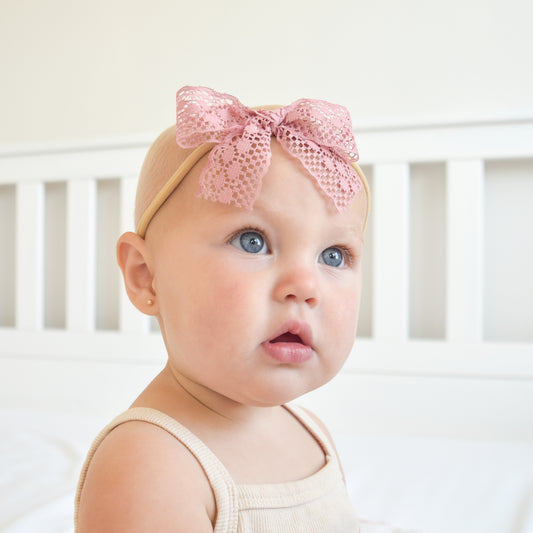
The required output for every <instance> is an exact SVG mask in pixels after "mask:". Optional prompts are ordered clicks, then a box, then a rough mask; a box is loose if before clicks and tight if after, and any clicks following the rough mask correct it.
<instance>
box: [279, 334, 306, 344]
mask: <svg viewBox="0 0 533 533" xmlns="http://www.w3.org/2000/svg"><path fill="white" fill-rule="evenodd" d="M270 342H271V343H277V342H290V343H296V344H305V343H304V342H303V341H302V339H301V338H300V336H299V335H295V334H294V333H290V332H289V331H287V332H286V333H283V334H282V335H279V336H278V337H276V338H275V339H272V340H271V341H270Z"/></svg>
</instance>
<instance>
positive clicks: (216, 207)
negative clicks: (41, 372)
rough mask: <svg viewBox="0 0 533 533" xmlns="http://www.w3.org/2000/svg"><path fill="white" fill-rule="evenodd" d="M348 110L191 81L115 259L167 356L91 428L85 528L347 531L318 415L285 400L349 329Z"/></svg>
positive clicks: (364, 200) (342, 495)
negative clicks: (133, 396)
mask: <svg viewBox="0 0 533 533" xmlns="http://www.w3.org/2000/svg"><path fill="white" fill-rule="evenodd" d="M356 159H357V150H356V146H355V142H354V139H353V133H352V126H351V122H350V118H349V115H348V113H347V111H346V109H345V108H343V107H341V106H337V105H333V104H329V103H327V102H323V101H319V100H308V99H302V100H298V101H296V102H295V103H293V104H291V105H289V106H287V107H282V108H272V107H263V108H260V109H250V108H247V107H245V106H244V105H242V104H241V103H240V102H239V101H238V100H237V99H236V98H234V97H232V96H230V95H226V94H220V93H217V92H215V91H213V90H211V89H207V88H203V87H184V88H183V89H181V90H180V91H179V92H178V94H177V127H176V129H174V128H170V129H168V130H166V131H164V132H163V133H162V134H161V135H160V136H159V138H158V139H157V140H156V141H155V143H154V144H153V146H152V147H151V148H150V150H149V152H148V155H147V157H146V160H145V162H144V165H143V168H142V171H141V176H140V181H139V185H138V190H137V200H136V215H135V217H136V227H137V231H136V233H126V234H124V235H122V236H121V237H120V239H119V241H118V245H117V256H118V262H119V265H120V268H121V270H122V273H123V276H124V283H125V286H126V290H127V293H128V296H129V298H130V299H131V301H132V302H133V304H134V305H135V306H136V307H137V308H138V309H139V310H140V311H142V312H143V313H146V314H149V315H153V316H155V317H156V318H157V320H158V322H159V325H160V328H161V332H162V335H163V338H164V341H165V346H166V350H167V353H168V360H167V363H166V366H165V368H164V369H163V371H162V372H161V373H160V374H159V375H158V376H157V377H156V378H155V379H154V380H153V381H152V383H150V384H149V385H148V387H147V388H146V389H145V390H144V391H143V392H142V393H141V394H140V396H139V397H138V398H137V400H136V401H135V402H134V403H133V405H132V407H131V408H130V409H129V410H128V411H126V413H124V414H123V415H120V416H119V417H117V418H116V419H115V420H114V421H113V422H112V423H111V424H110V425H109V426H107V427H106V428H105V429H104V430H103V431H102V433H101V434H100V435H99V436H98V437H97V439H96V441H95V443H94V444H93V447H92V448H91V450H90V452H89V455H88V458H87V461H86V463H85V466H84V468H83V471H82V475H81V479H80V483H79V487H78V494H77V501H76V503H77V508H76V522H77V525H76V528H77V531H79V532H80V533H84V532H99V533H105V532H108V531H109V532H111V531H113V532H117V531H120V532H122V531H124V532H126V531H127V532H130V533H131V532H150V533H152V532H158V533H162V532H167V531H168V532H171V531H172V532H174V533H175V532H181V531H183V532H186V533H190V532H195V533H196V532H198V533H202V532H213V531H215V532H217V533H222V532H228V533H229V532H269V533H274V532H283V533H290V532H293V531H300V532H306V533H313V532H317V533H319V532H320V533H324V532H343V533H345V532H357V531H359V522H358V519H357V517H356V516H355V514H354V511H353V510H352V506H351V504H350V501H349V499H348V496H347V493H346V489H345V486H344V482H343V476H342V472H341V468H340V465H339V461H338V458H337V455H336V452H335V450H334V447H333V444H332V442H331V438H330V436H329V435H328V432H327V430H326V429H325V427H324V425H323V424H322V423H321V421H320V420H318V419H317V418H316V417H315V416H314V415H313V414H311V413H309V412H307V411H305V410H303V409H301V408H298V407H296V406H293V405H288V402H291V401H292V400H294V399H295V398H298V397H299V396H301V395H302V394H304V393H307V392H309V391H311V390H313V389H315V388H317V387H320V386H321V385H323V384H325V383H326V382H327V381H329V380H330V379H331V378H333V377H334V376H335V375H336V374H337V373H338V372H339V370H340V369H341V367H342V365H343V363H344V362H345V360H346V358H347V357H348V354H349V352H350V349H351V347H352V344H353V342H354V339H355V333H356V325H357V318H358V312H359V300H360V294H361V259H362V253H363V244H364V231H365V225H366V219H367V215H368V209H369V196H368V189H367V185H366V180H365V178H364V175H363V173H362V172H361V170H360V168H359V167H358V166H357V164H356V163H355V161H356Z"/></svg>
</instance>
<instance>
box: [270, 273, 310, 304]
mask: <svg viewBox="0 0 533 533" xmlns="http://www.w3.org/2000/svg"><path fill="white" fill-rule="evenodd" d="M274 293H275V294H274V297H275V299H276V300H277V301H279V302H291V301H292V302H295V303H299V304H300V303H305V304H307V305H308V306H309V307H311V308H314V307H316V306H317V304H318V302H319V289H318V280H317V273H316V271H315V270H314V269H313V268H311V267H301V266H300V267H298V266H296V265H292V266H289V267H288V268H286V269H284V271H283V272H282V273H281V274H280V276H279V278H278V280H277V283H276V287H275V290H274Z"/></svg>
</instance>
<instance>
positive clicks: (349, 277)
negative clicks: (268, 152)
mask: <svg viewBox="0 0 533 533" xmlns="http://www.w3.org/2000/svg"><path fill="white" fill-rule="evenodd" d="M272 154H273V155H272V163H271V166H270V168H269V170H268V173H267V174H266V176H265V177H264V178H263V185H262V189H261V193H260V195H259V198H258V199H257V200H256V202H255V204H254V208H253V210H252V211H248V210H245V209H240V208H236V207H233V206H229V205H224V204H221V203H216V202H211V201H208V200H203V199H199V198H197V197H196V196H195V193H196V190H197V187H198V175H199V172H200V168H195V169H193V171H192V172H191V174H190V175H189V176H188V177H187V178H186V179H185V180H184V181H183V182H182V183H181V185H180V186H179V188H178V189H177V191H175V193H174V194H173V195H172V196H171V197H170V198H169V199H168V201H167V202H166V203H165V205H164V206H163V207H162V208H161V210H160V211H159V213H158V214H157V215H156V217H155V218H154V219H153V220H152V222H151V224H150V226H149V228H148V232H147V236H146V242H147V245H148V247H149V250H150V253H151V256H152V270H153V275H154V289H155V293H156V298H157V302H158V306H159V321H160V324H161V328H162V331H163V335H164V338H165V342H166V345H167V350H168V353H169V364H170V365H171V366H172V369H173V371H174V373H175V375H177V376H179V378H180V380H182V381H181V382H182V383H183V382H187V383H188V384H189V385H192V386H194V387H196V390H197V391H199V392H201V393H202V394H208V395H215V396H220V397H224V398H226V399H230V400H232V401H234V402H238V403H243V404H249V405H278V404H281V403H284V402H287V401H290V400H292V399H294V398H296V397H298V396H300V395H301V394H304V393H305V392H308V391H310V390H312V389H314V388H316V387H319V386H320V385H322V384H324V383H325V382H327V381H328V380H329V379H331V378H332V377H333V376H334V375H335V374H336V373H337V372H338V371H339V370H340V368H341V366H342V364H343V363H344V361H345V359H346V357H347V356H348V354H349V352H350V349H351V346H352V343H353V341H354V338H355V331H356V323H357V317H358V311H359V300H360V293H361V259H362V252H363V226H364V219H365V213H366V209H367V199H366V197H365V194H364V192H363V191H361V192H360V193H359V194H358V195H357V196H356V198H355V200H354V201H353V202H352V204H351V205H350V206H349V207H348V208H347V209H346V210H345V211H344V212H342V213H339V212H337V211H336V210H335V208H334V207H332V205H331V204H330V202H329V200H327V199H325V198H324V196H323V195H322V194H321V193H320V192H319V191H318V189H317V186H316V184H315V182H314V180H313V178H311V177H310V176H309V175H308V174H307V173H306V172H305V170H304V169H303V167H302V166H301V164H300V163H299V162H298V161H297V160H295V159H293V158H292V157H290V156H288V155H287V154H286V153H285V152H284V151H283V150H282V149H281V148H280V147H279V146H278V145H277V143H275V142H274V143H273V146H272ZM199 166H200V165H197V167H199Z"/></svg>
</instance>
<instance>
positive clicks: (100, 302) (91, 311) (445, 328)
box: [0, 120, 533, 379]
mask: <svg viewBox="0 0 533 533" xmlns="http://www.w3.org/2000/svg"><path fill="white" fill-rule="evenodd" d="M357 139H358V145H359V150H360V153H361V154H362V160H361V162H362V164H363V168H364V170H365V171H366V172H367V174H368V176H369V180H370V182H371V188H372V194H373V196H372V216H371V220H370V225H369V232H368V254H367V258H365V261H366V263H365V275H366V280H367V286H368V288H366V289H365V291H366V292H365V294H364V303H363V307H362V317H361V325H360V330H361V331H360V340H359V341H358V342H357V343H356V347H355V350H356V351H357V357H353V358H351V359H350V361H349V363H348V365H347V367H346V371H347V372H362V373H375V374H386V373H394V374H402V373H406V374H424V375H440V376H445V375H464V376H486V377H492V378H496V377H497V378H518V379H532V378H533V304H532V303H531V302H533V286H532V285H531V281H529V280H523V290H524V297H526V296H527V299H528V300H529V303H527V304H525V309H526V311H527V312H526V314H525V315H524V314H523V313H522V316H521V318H520V320H521V321H522V322H523V325H522V329H521V333H519V334H517V335H514V336H512V335H507V336H504V338H501V339H496V340H495V339H493V338H491V335H490V334H487V319H486V316H485V315H486V311H485V307H486V305H485V304H486V302H485V301H484V299H485V297H486V294H487V290H486V283H487V277H486V271H487V269H486V264H487V258H486V257H485V255H486V251H487V248H486V246H485V245H486V234H485V233H486V226H487V222H486V212H485V207H486V200H487V191H486V183H487V175H488V174H487V169H488V168H489V170H490V165H491V164H492V163H493V162H494V164H495V165H500V166H499V167H498V168H501V167H502V165H505V164H506V163H512V162H520V164H521V165H522V166H521V167H520V168H522V170H521V172H522V173H524V172H526V173H528V172H529V171H530V170H532V169H533V120H514V121H510V122H499V123H482V124H481V123H476V124H463V125H441V126H439V125H436V126H416V127H406V128H381V129H379V128H376V129H367V130H364V131H361V132H359V133H358V135H357ZM147 147H148V142H136V143H130V144H125V145H122V146H114V145H105V146H82V147H72V146H71V147H68V148H66V149H61V148H57V147H54V148H53V149H47V148H46V147H45V148H40V149H31V150H27V149H17V150H7V149H4V150H3V151H1V152H0V222H1V224H2V226H3V227H4V228H7V229H8V231H7V232H5V233H6V234H5V235H4V236H3V237H1V238H0V239H3V240H2V241H1V249H2V255H3V260H2V263H4V265H3V267H1V268H2V269H3V270H2V272H0V273H1V274H2V275H1V276H0V277H1V281H0V288H1V291H2V298H1V301H0V343H1V349H0V352H1V354H0V355H1V356H6V357H52V356H53V357H69V358H71V359H72V358H98V357H100V358H103V357H110V358H113V359H117V360H119V359H120V358H122V357H124V354H127V357H128V358H131V357H137V358H139V359H143V358H147V359H150V358H154V357H156V358H157V357H161V355H162V344H161V341H160V340H159V336H158V335H157V334H156V333H154V326H153V322H151V321H150V320H149V319H148V318H147V317H145V316H143V315H141V314H140V313H138V312H137V311H136V310H135V309H134V308H133V306H132V305H131V304H130V302H129V301H128V299H127V297H126V295H125V292H124V290H122V287H121V283H120V280H119V275H118V272H117V269H116V268H115V267H114V266H113V261H114V260H113V257H114V248H113V246H114V241H115V240H116V237H117V236H118V235H119V234H120V232H122V231H125V230H127V229H131V226H132V210H133V199H134V194H135V184H136V176H137V174H138V170H139V168H140V165H141V162H142V158H143V157H144V154H145V152H146V149H147ZM417 165H418V167H417ZM417 168H418V170H417ZM420 168H422V169H427V168H431V172H433V173H436V174H438V175H439V176H440V177H441V179H440V181H439V180H435V182H439V183H441V185H439V186H440V187H441V188H442V190H443V191H444V193H445V194H444V195H439V194H437V195H436V196H435V197H436V198H437V205H438V206H440V208H442V209H443V216H442V217H441V218H442V221H441V222H442V227H441V230H440V232H437V234H436V236H435V241H438V242H434V243H432V244H431V246H432V247H433V246H435V248H431V249H430V251H429V252H428V254H429V255H432V256H433V255H435V254H437V255H438V254H442V261H440V263H442V264H441V265H440V266H439V265H437V266H436V267H435V268H436V270H437V271H438V272H437V275H436V278H431V276H430V277H429V281H426V282H425V283H426V285H425V286H422V287H420V286H419V287H418V291H419V293H424V292H427V293H428V294H426V295H425V296H424V294H422V297H423V298H425V302H426V304H428V308H431V307H432V306H433V308H436V307H438V308H439V310H438V311H437V312H436V313H434V314H435V315H436V320H435V322H437V323H438V324H437V326H435V327H434V328H433V330H432V331H430V333H429V334H427V335H426V334H422V335H421V334H420V331H418V330H417V329H416V327H414V326H413V324H414V323H415V322H416V320H415V319H414V317H415V315H417V313H418V315H419V316H420V315H424V313H425V311H424V305H422V307H421V308H420V309H422V310H420V309H418V310H417V309H416V305H414V304H413V301H414V297H413V288H412V287H413V286H414V285H416V284H417V283H416V282H417V276H416V274H414V273H413V272H414V270H413V269H415V270H416V268H418V269H419V271H422V272H423V271H424V258H423V259H422V260H420V259H418V260H417V261H418V267H416V265H415V266H413V249H414V248H416V247H417V246H418V247H422V248H423V244H424V243H422V244H421V245H419V244H417V239H418V237H417V235H419V234H417V233H413V227H417V228H419V230H417V231H419V232H423V231H424V226H425V222H424V219H423V217H421V216H420V215H418V214H417V212H418V211H417V209H418V207H417V205H418V204H417V205H415V206H413V191H412V186H413V179H414V178H415V177H416V176H417V175H419V174H420ZM524 168H525V169H526V170H525V171H524V170H523V169H524ZM422 174H423V172H422ZM422 178H423V179H422V180H421V181H420V182H421V183H422V182H424V180H425V178H424V176H422ZM529 180H530V181H533V174H531V175H530V176H529ZM426 181H427V180H426ZM54 187H55V188H54ZM526 190H527V189H526ZM530 190H533V189H530ZM54 195H55V200H54ZM415 203H416V202H415ZM104 211H105V212H104ZM417 217H418V218H417ZM528 220H530V221H532V222H531V225H530V226H529V230H527V229H526V228H523V230H524V235H523V243H524V246H525V247H530V248H531V247H532V244H531V239H530V236H529V234H530V230H531V227H533V218H531V215H529V219H528ZM437 225H438V224H437ZM10 235H11V236H10ZM424 242H426V244H427V242H431V238H429V239H428V238H427V237H426V241H424ZM51 248H52V249H53V250H52V251H50V249H51ZM419 251H420V250H419ZM429 255H428V259H429ZM531 255H533V251H531ZM522 270H523V269H522ZM507 281H508V280H507ZM414 282H415V283H414ZM505 282H506V280H502V284H503V283H505ZM424 287H425V288H426V289H428V290H427V291H424ZM430 291H431V292H430ZM419 296H420V294H419ZM436 301H438V302H440V303H438V305H437V304H435V302H436ZM419 307H420V306H419ZM432 312H433V311H432ZM429 314H431V313H429ZM51 315H54V317H55V318H50V316H51ZM58 317H59V318H58ZM102 317H104V318H102ZM422 329H423V328H422ZM429 329H430V330H431V327H430V328H429Z"/></svg>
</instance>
